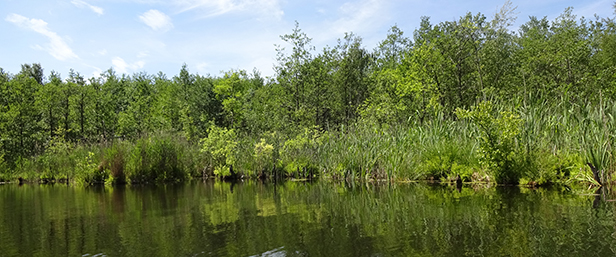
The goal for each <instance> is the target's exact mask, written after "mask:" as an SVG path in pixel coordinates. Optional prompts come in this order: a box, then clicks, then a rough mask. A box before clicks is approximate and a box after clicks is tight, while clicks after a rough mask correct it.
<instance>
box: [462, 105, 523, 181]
mask: <svg viewBox="0 0 616 257" xmlns="http://www.w3.org/2000/svg"><path fill="white" fill-rule="evenodd" d="M456 114H457V116H458V118H461V119H470V120H471V121H472V123H473V124H475V126H477V127H478V128H479V131H480V132H481V133H480V136H479V141H480V144H479V146H480V151H479V155H480V156H479V158H480V161H481V162H482V164H483V165H484V166H486V167H487V168H488V169H489V171H491V172H492V173H493V175H494V180H495V181H496V182H497V183H499V184H518V183H519V181H520V177H521V171H520V165H519V164H520V163H519V162H520V161H521V159H522V158H521V157H523V156H520V154H521V151H520V150H519V147H518V146H517V145H516V137H517V136H518V135H519V134H520V131H521V126H522V119H520V117H519V116H518V115H516V114H514V113H513V112H511V111H501V112H498V113H496V112H495V110H494V107H493V105H492V103H491V102H488V101H486V102H481V103H479V104H478V105H477V106H475V107H473V108H472V109H471V110H470V111H469V110H463V109H459V108H458V109H457V110H456Z"/></svg>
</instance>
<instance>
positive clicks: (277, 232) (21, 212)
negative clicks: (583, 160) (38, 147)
mask: <svg viewBox="0 0 616 257" xmlns="http://www.w3.org/2000/svg"><path fill="white" fill-rule="evenodd" d="M589 193H591V194H592V193H594V191H588V190H585V189H579V190H571V189H566V188H559V189H550V190H547V189H541V190H529V189H524V188H517V187H507V188H503V187H497V188H494V187H493V188H480V189H473V188H471V187H464V188H463V189H462V190H461V192H458V191H457V190H456V189H455V188H453V187H448V186H430V185H425V184H395V185H373V184H362V185H355V186H350V185H345V184H336V183H329V182H319V183H312V184H310V183H304V182H286V183H283V184H281V185H277V186H274V185H273V184H263V183H260V182H257V181H251V182H243V183H239V184H234V185H231V184H229V183H222V182H213V181H210V182H206V183H190V184H185V185H166V186H127V187H121V188H111V187H94V188H92V187H90V188H80V187H72V186H71V187H67V186H62V185H54V186H38V185H24V186H18V185H14V184H12V185H0V204H1V207H0V208H1V209H0V222H1V223H0V256H614V255H615V252H616V239H615V238H616V233H615V232H616V216H615V215H614V209H615V207H616V206H615V203H614V202H612V201H610V199H611V198H613V197H611V196H610V195H611V193H610V192H608V190H605V192H599V193H600V195H599V196H593V195H589Z"/></svg>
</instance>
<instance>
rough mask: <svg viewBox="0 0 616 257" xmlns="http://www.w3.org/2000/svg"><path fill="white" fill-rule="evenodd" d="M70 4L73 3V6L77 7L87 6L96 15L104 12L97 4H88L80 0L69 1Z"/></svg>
mask: <svg viewBox="0 0 616 257" xmlns="http://www.w3.org/2000/svg"><path fill="white" fill-rule="evenodd" d="M71 3H72V4H74V5H75V6H77V7H79V8H89V9H90V10H92V11H93V12H95V13H97V14H98V15H103V13H104V12H105V11H104V10H103V8H100V7H98V6H94V5H91V4H88V3H86V2H84V1H82V0H73V1H71Z"/></svg>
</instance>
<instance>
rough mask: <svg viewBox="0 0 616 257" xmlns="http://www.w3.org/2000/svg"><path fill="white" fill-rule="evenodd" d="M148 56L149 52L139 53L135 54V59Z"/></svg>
mask: <svg viewBox="0 0 616 257" xmlns="http://www.w3.org/2000/svg"><path fill="white" fill-rule="evenodd" d="M148 56H150V52H148V51H141V52H139V53H137V58H145V57H148Z"/></svg>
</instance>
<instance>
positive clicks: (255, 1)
mask: <svg viewBox="0 0 616 257" xmlns="http://www.w3.org/2000/svg"><path fill="white" fill-rule="evenodd" d="M175 4H176V5H178V6H179V7H180V8H181V9H182V11H181V12H185V11H190V10H195V11H203V12H204V15H205V16H206V17H209V16H217V15H222V14H226V13H231V12H252V13H254V14H257V15H259V16H262V17H268V18H269V17H271V18H275V19H280V18H282V16H283V15H284V12H283V11H282V8H281V7H280V0H176V1H175Z"/></svg>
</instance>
